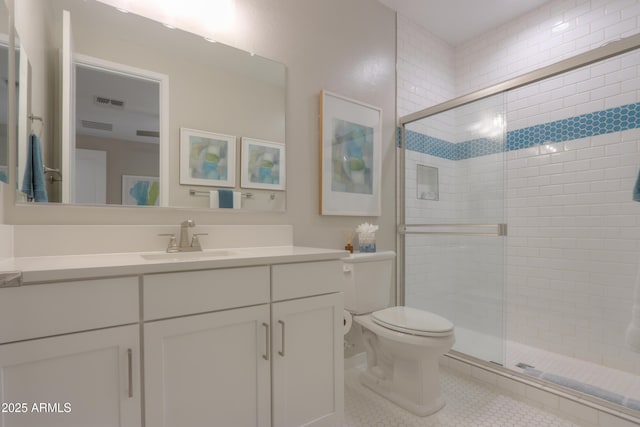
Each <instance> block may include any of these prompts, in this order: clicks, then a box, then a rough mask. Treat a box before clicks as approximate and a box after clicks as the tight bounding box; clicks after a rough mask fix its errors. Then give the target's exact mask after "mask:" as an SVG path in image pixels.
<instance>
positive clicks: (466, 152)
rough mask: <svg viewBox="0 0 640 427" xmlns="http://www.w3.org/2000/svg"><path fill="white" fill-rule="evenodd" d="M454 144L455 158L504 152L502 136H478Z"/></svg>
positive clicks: (462, 158) (468, 157)
mask: <svg viewBox="0 0 640 427" xmlns="http://www.w3.org/2000/svg"><path fill="white" fill-rule="evenodd" d="M454 145H455V146H456V160H464V159H470V158H472V157H480V156H486V155H489V154H495V153H502V152H504V140H503V139H502V138H478V139H472V140H470V141H464V142H461V143H459V144H454Z"/></svg>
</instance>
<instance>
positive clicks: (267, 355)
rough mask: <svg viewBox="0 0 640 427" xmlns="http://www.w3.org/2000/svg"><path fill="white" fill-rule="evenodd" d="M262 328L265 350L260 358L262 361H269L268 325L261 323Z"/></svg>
mask: <svg viewBox="0 0 640 427" xmlns="http://www.w3.org/2000/svg"><path fill="white" fill-rule="evenodd" d="M262 326H264V333H265V337H266V340H265V343H266V345H265V347H266V348H265V351H264V354H263V355H262V358H263V359H264V360H269V324H268V323H264V322H263V323H262Z"/></svg>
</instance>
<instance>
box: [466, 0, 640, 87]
mask: <svg viewBox="0 0 640 427" xmlns="http://www.w3.org/2000/svg"><path fill="white" fill-rule="evenodd" d="M639 15H640V2H638V1H637V0H614V1H611V0H554V1H550V2H547V3H545V4H544V5H542V6H540V7H539V8H538V9H536V10H534V11H532V12H530V13H528V14H526V15H524V16H521V17H520V18H517V19H514V20H512V21H511V22H509V23H506V24H504V25H501V26H499V27H497V28H495V29H493V30H491V31H489V32H487V33H485V34H483V35H482V36H481V37H476V38H474V39H473V40H470V41H468V42H466V43H464V44H461V45H459V46H457V47H456V49H455V76H456V79H455V81H456V93H457V94H458V95H462V94H465V93H470V92H473V91H475V90H478V89H482V88H484V87H488V86H491V85H494V84H496V83H499V82H501V81H505V80H508V79H510V78H513V77H516V76H518V75H520V74H524V73H526V72H528V71H532V70H535V69H537V68H540V67H542V66H545V65H549V64H552V63H554V62H557V61H559V60H562V59H565V58H569V57H571V56H574V55H576V54H578V53H582V52H586V51H589V50H591V49H593V48H596V47H599V46H601V45H603V44H604V43H606V42H608V41H611V40H615V39H617V38H620V37H627V36H630V35H633V34H637V33H638V32H640V21H639V20H638V16H639Z"/></svg>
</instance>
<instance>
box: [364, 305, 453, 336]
mask: <svg viewBox="0 0 640 427" xmlns="http://www.w3.org/2000/svg"><path fill="white" fill-rule="evenodd" d="M371 320H373V321H374V322H375V323H377V324H378V325H380V326H382V327H384V328H387V329H391V330H393V331H396V332H402V333H405V334H411V335H418V336H422V337H444V336H450V335H453V323H451V322H450V321H449V320H447V319H445V318H444V317H441V316H438V315H437V314H433V313H430V312H428V311H423V310H418V309H416V308H411V307H389V308H385V309H383V310H379V311H376V312H373V313H371Z"/></svg>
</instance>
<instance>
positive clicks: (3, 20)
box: [0, 1, 9, 183]
mask: <svg viewBox="0 0 640 427" xmlns="http://www.w3.org/2000/svg"><path fill="white" fill-rule="evenodd" d="M8 26H9V12H8V10H7V7H6V5H5V3H4V1H0V182H4V183H8V182H9V176H8V173H9V170H8V169H9V163H8V151H9V147H8V146H7V122H8V105H9V91H8V89H9V88H8V86H7V82H8V81H9V29H8Z"/></svg>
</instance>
